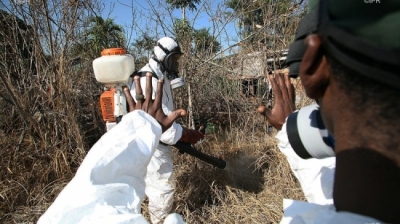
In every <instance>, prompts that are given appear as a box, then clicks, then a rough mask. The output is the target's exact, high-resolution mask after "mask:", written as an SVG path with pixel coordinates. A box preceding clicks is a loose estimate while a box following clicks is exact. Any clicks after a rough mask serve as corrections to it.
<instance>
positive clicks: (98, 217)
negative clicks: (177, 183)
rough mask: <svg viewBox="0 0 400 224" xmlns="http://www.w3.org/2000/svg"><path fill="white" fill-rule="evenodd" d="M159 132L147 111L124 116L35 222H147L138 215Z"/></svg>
mask: <svg viewBox="0 0 400 224" xmlns="http://www.w3.org/2000/svg"><path fill="white" fill-rule="evenodd" d="M160 136H161V127H160V125H159V124H158V123H157V121H156V120H154V118H152V117H151V116H150V115H148V114H146V113H145V112H143V111H133V112H131V113H128V114H127V115H125V116H124V117H123V118H122V121H121V122H120V123H119V124H118V125H116V126H115V127H114V128H113V129H112V130H110V131H109V132H107V133H106V134H104V135H103V136H102V137H101V138H100V140H99V141H98V142H97V143H96V144H95V145H94V146H93V147H92V149H91V150H90V151H89V152H88V154H87V155H86V157H85V159H84V160H83V162H82V164H81V166H80V167H79V169H78V171H77V173H76V175H75V177H74V178H73V179H72V180H71V181H70V182H69V183H68V184H67V186H66V187H65V188H64V189H63V190H62V191H61V193H60V194H59V195H58V197H57V198H56V200H55V201H54V203H53V204H52V205H51V206H50V207H49V208H48V209H47V211H46V212H45V213H44V214H43V215H42V216H41V217H40V219H39V221H38V223H39V224H46V223H49V224H50V223H51V224H54V223H68V224H71V223H107V224H108V223H148V222H147V221H146V219H145V218H144V217H143V216H142V215H141V214H140V211H141V203H142V202H143V199H144V196H145V192H144V188H145V181H144V178H145V175H146V171H147V170H146V167H147V165H148V163H149V161H150V158H151V156H152V155H153V153H154V151H155V148H156V147H157V145H158V141H159V139H160ZM173 216H174V217H175V216H176V214H174V215H173ZM174 220H175V221H176V220H178V219H177V218H175V219H172V221H174ZM178 221H179V220H178ZM172 223H174V222H172ZM175 223H183V222H175Z"/></svg>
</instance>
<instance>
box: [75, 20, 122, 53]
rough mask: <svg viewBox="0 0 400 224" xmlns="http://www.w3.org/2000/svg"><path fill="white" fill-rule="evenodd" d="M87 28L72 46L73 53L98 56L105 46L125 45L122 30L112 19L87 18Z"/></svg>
mask: <svg viewBox="0 0 400 224" xmlns="http://www.w3.org/2000/svg"><path fill="white" fill-rule="evenodd" d="M88 27H89V28H88V30H87V31H85V32H84V35H83V36H82V39H81V41H79V43H77V44H75V45H74V46H73V47H72V50H71V53H72V54H73V55H76V56H77V55H82V54H89V58H90V59H92V58H93V57H98V56H99V55H100V52H101V51H102V50H103V49H105V48H115V47H122V48H124V47H125V37H124V30H123V28H122V26H120V25H117V24H115V23H114V20H113V19H106V20H104V19H103V18H102V17H99V16H95V17H89V19H88Z"/></svg>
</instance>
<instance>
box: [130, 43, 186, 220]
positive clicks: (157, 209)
mask: <svg viewBox="0 0 400 224" xmlns="http://www.w3.org/2000/svg"><path fill="white" fill-rule="evenodd" d="M158 43H159V44H161V45H162V46H163V47H164V48H166V49H168V50H169V51H170V50H172V49H174V48H175V47H177V46H178V45H177V43H176V42H175V41H174V40H173V39H172V38H169V37H163V38H161V39H160V40H158ZM154 54H155V57H156V58H157V60H159V61H162V60H163V59H164V57H165V56H166V54H165V52H164V51H163V50H162V49H161V48H160V47H158V46H156V47H154ZM146 72H154V73H155V75H157V76H158V77H159V78H163V77H164V73H163V72H162V71H161V65H160V64H159V63H158V62H156V61H155V60H154V59H150V61H149V63H148V64H147V65H146V66H144V67H143V68H142V69H140V70H139V73H141V74H142V75H143V77H141V79H140V83H141V86H142V89H145V88H146V77H145V74H146ZM157 82H158V80H157V79H156V78H154V77H153V78H152V86H153V96H152V97H153V99H154V97H155V91H156V89H157ZM143 92H145V91H143ZM135 94H136V90H135V85H132V88H131V95H132V96H135ZM143 94H145V93H143ZM162 109H163V111H164V113H165V114H166V115H169V114H171V113H172V112H173V111H174V105H173V99H172V92H171V85H170V80H168V79H167V78H164V88H163V98H162ZM181 136H182V127H181V125H179V124H177V123H175V122H174V123H173V125H172V126H171V127H170V128H169V129H168V130H166V131H165V132H164V133H163V134H162V135H161V139H160V140H161V142H162V143H165V144H166V145H163V144H159V146H158V147H157V149H156V150H155V152H154V155H153V157H152V158H151V160H150V163H149V165H148V167H147V176H146V189H145V193H146V195H147V197H148V198H149V212H150V217H151V221H152V223H153V224H156V223H160V222H161V220H162V219H164V218H165V217H166V216H167V215H168V214H169V212H170V211H171V209H172V204H173V202H174V192H175V177H174V172H173V151H172V148H171V146H169V145H173V144H175V143H176V142H177V141H178V140H179V139H180V138H181Z"/></svg>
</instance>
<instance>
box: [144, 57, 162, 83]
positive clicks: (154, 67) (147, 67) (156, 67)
mask: <svg viewBox="0 0 400 224" xmlns="http://www.w3.org/2000/svg"><path fill="white" fill-rule="evenodd" d="M150 67H151V69H150ZM151 70H153V71H154V72H155V73H156V75H157V76H158V78H159V79H160V80H164V73H163V72H162V71H161V65H160V64H159V63H158V62H156V61H155V60H154V59H152V58H150V60H149V63H148V64H147V65H145V66H144V67H143V68H142V69H140V70H139V72H148V71H149V72H151Z"/></svg>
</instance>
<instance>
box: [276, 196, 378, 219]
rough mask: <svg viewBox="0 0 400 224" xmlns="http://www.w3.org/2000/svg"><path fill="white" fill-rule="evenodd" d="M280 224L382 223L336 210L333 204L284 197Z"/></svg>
mask: <svg viewBox="0 0 400 224" xmlns="http://www.w3.org/2000/svg"><path fill="white" fill-rule="evenodd" d="M283 209H284V211H285V213H284V217H283V218H282V220H281V222H280V223H281V224H287V223H291V224H328V223H329V224H338V223H340V224H346V223H348V224H358V223H359V224H378V223H380V224H383V223H384V222H382V221H379V220H377V219H374V218H371V217H367V216H362V215H358V214H355V213H350V212H337V211H336V209H335V206H334V205H333V204H331V205H319V204H313V203H308V202H304V201H294V200H288V199H284V201H283Z"/></svg>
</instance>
